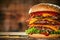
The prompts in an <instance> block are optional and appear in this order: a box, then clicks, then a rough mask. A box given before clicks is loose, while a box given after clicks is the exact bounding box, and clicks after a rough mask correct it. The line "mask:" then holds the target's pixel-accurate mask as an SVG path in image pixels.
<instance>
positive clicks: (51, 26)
mask: <svg viewBox="0 0 60 40" xmlns="http://www.w3.org/2000/svg"><path fill="white" fill-rule="evenodd" d="M33 26H34V27H35V26H39V27H47V28H50V29H52V30H54V31H58V28H56V26H53V25H34V24H31V25H30V27H33Z"/></svg>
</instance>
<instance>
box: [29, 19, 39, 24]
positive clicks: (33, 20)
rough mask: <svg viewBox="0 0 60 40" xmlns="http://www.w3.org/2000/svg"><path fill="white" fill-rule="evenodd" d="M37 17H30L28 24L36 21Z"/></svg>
mask: <svg viewBox="0 0 60 40" xmlns="http://www.w3.org/2000/svg"><path fill="white" fill-rule="evenodd" d="M37 20H38V19H36V18H32V19H31V20H30V21H29V24H32V23H34V22H35V21H37Z"/></svg>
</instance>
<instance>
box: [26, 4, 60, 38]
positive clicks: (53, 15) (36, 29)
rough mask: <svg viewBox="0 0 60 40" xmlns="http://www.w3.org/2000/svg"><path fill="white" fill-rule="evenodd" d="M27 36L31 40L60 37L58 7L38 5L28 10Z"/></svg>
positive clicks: (59, 10)
mask: <svg viewBox="0 0 60 40" xmlns="http://www.w3.org/2000/svg"><path fill="white" fill-rule="evenodd" d="M29 16H30V17H29V19H28V26H29V28H28V29H27V30H26V33H27V34H28V36H30V37H33V38H55V37H59V36H60V35H59V34H60V7H59V6H57V5H54V4H49V3H40V4H37V5H35V6H33V7H32V8H30V10H29Z"/></svg>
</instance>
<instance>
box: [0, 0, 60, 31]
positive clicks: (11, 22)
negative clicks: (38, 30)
mask: <svg viewBox="0 0 60 40" xmlns="http://www.w3.org/2000/svg"><path fill="white" fill-rule="evenodd" d="M39 3H52V4H56V5H59V6H60V0H0V32H21V31H25V30H26V29H27V28H28V26H27V23H26V20H27V19H28V17H29V14H28V11H29V9H30V8H31V7H32V6H33V5H36V4H39Z"/></svg>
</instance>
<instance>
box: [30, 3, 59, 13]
mask: <svg viewBox="0 0 60 40" xmlns="http://www.w3.org/2000/svg"><path fill="white" fill-rule="evenodd" d="M37 11H53V12H58V13H60V7H59V6H57V5H54V4H50V3H40V4H37V5H34V6H33V7H32V8H30V10H29V14H30V13H32V12H37Z"/></svg>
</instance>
